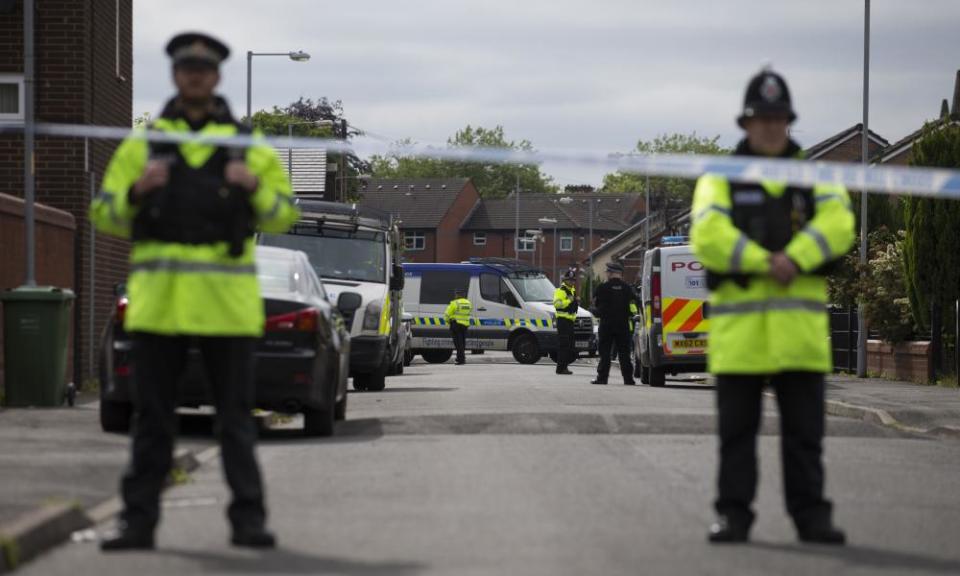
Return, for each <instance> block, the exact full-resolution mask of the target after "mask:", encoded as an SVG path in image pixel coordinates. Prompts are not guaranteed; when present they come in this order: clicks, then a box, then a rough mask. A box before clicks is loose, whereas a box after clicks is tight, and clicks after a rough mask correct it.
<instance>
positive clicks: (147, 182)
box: [131, 160, 170, 203]
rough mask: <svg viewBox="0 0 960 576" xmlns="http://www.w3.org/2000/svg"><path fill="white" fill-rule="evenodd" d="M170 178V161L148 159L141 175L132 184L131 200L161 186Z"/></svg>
mask: <svg viewBox="0 0 960 576" xmlns="http://www.w3.org/2000/svg"><path fill="white" fill-rule="evenodd" d="M169 180H170V163H169V162H167V161H166V160H150V161H149V162H147V167H146V168H144V170H143V175H142V176H140V179H139V180H137V181H136V182H135V183H134V184H133V189H132V190H131V192H132V193H133V198H132V200H133V202H134V203H136V202H138V201H139V200H140V199H141V198H143V197H144V196H146V195H147V194H149V193H150V192H152V191H154V190H156V189H158V188H163V187H164V186H166V185H167V182H168V181H169Z"/></svg>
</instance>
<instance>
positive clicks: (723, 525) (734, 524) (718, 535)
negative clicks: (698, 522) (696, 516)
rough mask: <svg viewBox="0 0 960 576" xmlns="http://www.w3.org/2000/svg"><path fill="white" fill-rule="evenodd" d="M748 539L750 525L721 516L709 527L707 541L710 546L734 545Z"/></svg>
mask: <svg viewBox="0 0 960 576" xmlns="http://www.w3.org/2000/svg"><path fill="white" fill-rule="evenodd" d="M749 539H750V523H749V522H744V521H738V520H734V519H733V518H731V517H730V516H725V515H723V514H721V515H720V516H718V517H717V521H716V522H714V523H713V524H711V525H710V532H709V533H708V534H707V540H709V541H710V543H712V544H736V543H740V542H746V541H747V540H749Z"/></svg>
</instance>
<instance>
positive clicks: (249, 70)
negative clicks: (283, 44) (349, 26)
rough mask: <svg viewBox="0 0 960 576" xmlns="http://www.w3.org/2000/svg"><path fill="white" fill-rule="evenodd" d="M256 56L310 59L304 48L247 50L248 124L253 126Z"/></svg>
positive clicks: (300, 60)
mask: <svg viewBox="0 0 960 576" xmlns="http://www.w3.org/2000/svg"><path fill="white" fill-rule="evenodd" d="M254 56H286V57H287V58H289V59H291V60H293V61H294V62H306V61H307V60H309V59H310V55H309V54H307V53H306V52H304V51H303V50H297V51H296V52H251V51H250V50H247V126H251V127H252V126H253V113H252V111H251V110H250V105H251V101H252V98H251V96H252V93H253V88H252V83H251V76H253V57H254Z"/></svg>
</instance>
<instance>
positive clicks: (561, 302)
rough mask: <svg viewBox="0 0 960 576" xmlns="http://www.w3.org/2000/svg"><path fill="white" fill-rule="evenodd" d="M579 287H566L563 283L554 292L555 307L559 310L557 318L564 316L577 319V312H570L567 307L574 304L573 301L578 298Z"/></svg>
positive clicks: (567, 318) (572, 319)
mask: <svg viewBox="0 0 960 576" xmlns="http://www.w3.org/2000/svg"><path fill="white" fill-rule="evenodd" d="M576 296H577V289H576V288H574V287H573V286H567V287H564V286H563V285H561V286H560V287H559V288H557V289H556V291H555V292H554V293H553V307H554V308H555V309H556V311H557V318H563V319H565V320H570V321H575V320H576V319H577V314H576V313H575V312H568V311H567V309H568V308H569V307H570V305H571V304H573V301H574V300H575V299H576Z"/></svg>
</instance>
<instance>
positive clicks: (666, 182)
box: [601, 132, 730, 206]
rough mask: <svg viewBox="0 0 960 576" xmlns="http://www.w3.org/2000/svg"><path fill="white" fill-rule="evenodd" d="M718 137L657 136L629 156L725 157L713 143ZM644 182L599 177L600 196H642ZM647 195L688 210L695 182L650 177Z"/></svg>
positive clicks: (617, 175)
mask: <svg viewBox="0 0 960 576" xmlns="http://www.w3.org/2000/svg"><path fill="white" fill-rule="evenodd" d="M719 140H720V136H714V137H713V138H706V137H702V136H698V135H697V133H696V132H693V133H691V134H661V135H659V136H657V137H656V138H654V139H653V140H652V141H649V142H647V141H644V140H640V141H638V142H637V147H636V149H635V150H633V151H631V152H630V153H629V154H712V155H719V154H728V153H729V152H730V150H729V149H727V148H724V147H723V146H721V145H720V144H718V143H717V142H718V141H719ZM647 181H648V178H647V177H646V176H644V175H643V174H634V173H631V172H623V171H617V172H614V173H612V174H607V175H606V176H604V177H603V186H602V188H601V191H602V192H607V193H614V194H625V193H644V192H646V189H647V188H646V186H647ZM649 182H650V192H651V194H654V191H656V192H657V196H659V197H660V198H659V201H660V202H666V203H667V204H670V205H680V204H682V205H684V206H689V204H690V201H691V200H692V199H693V188H694V186H695V185H696V180H691V179H689V178H673V177H665V176H650V177H649Z"/></svg>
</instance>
